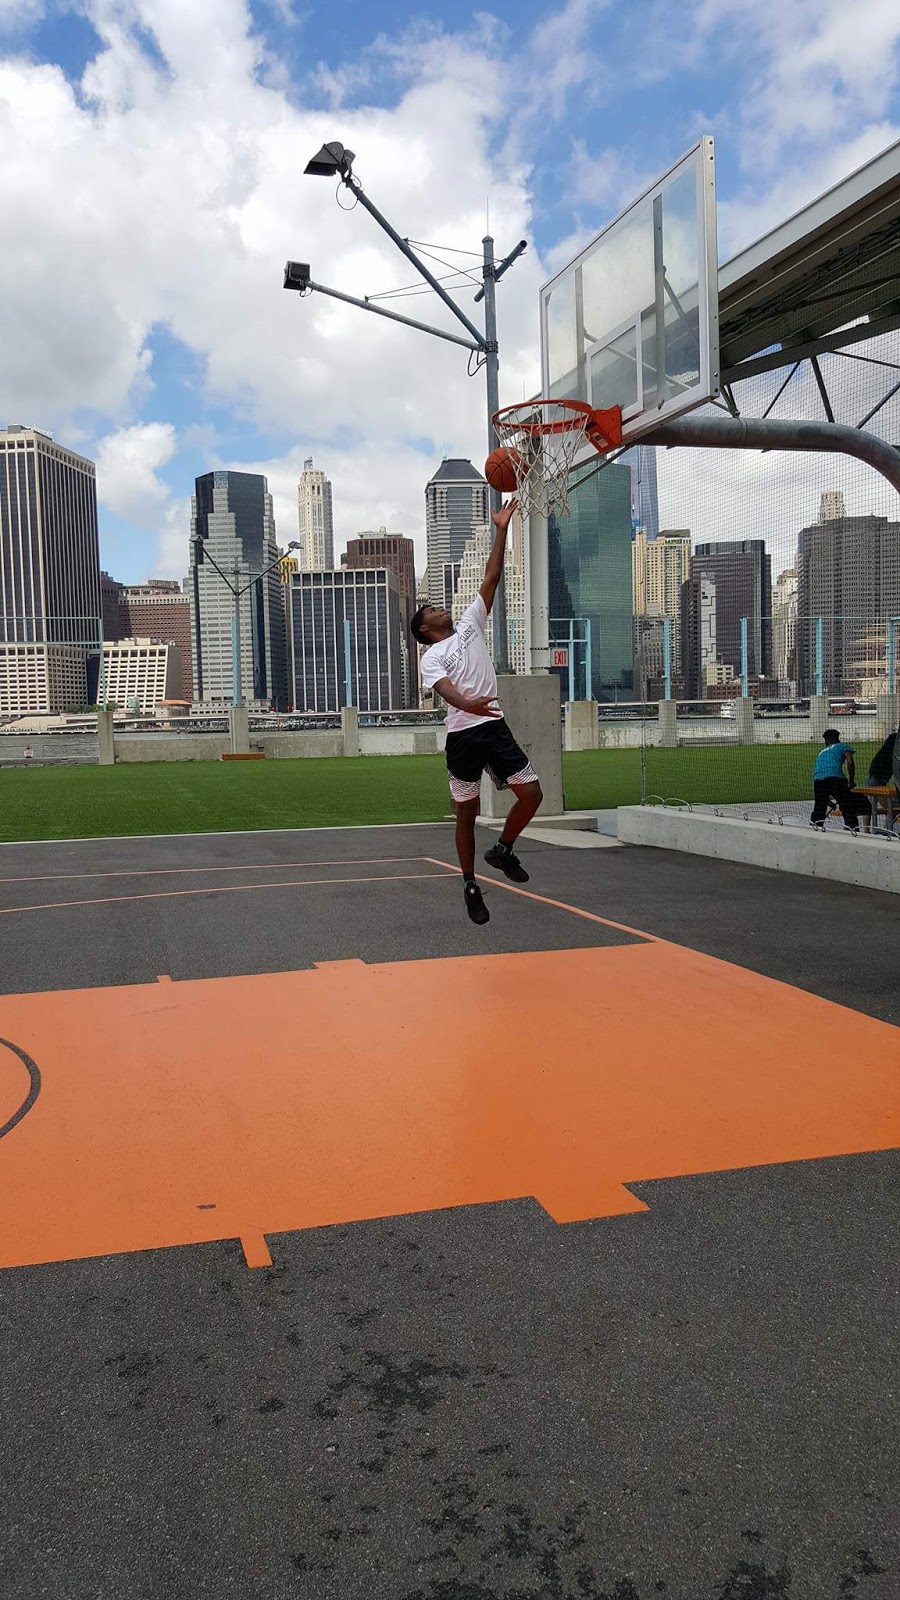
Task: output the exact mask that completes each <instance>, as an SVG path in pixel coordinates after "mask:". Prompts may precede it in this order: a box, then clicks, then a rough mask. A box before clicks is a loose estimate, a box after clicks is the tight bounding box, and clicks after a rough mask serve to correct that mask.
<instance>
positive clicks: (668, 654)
mask: <svg viewBox="0 0 900 1600" xmlns="http://www.w3.org/2000/svg"><path fill="white" fill-rule="evenodd" d="M663 675H664V678H665V695H664V699H666V700H671V698H672V618H671V617H663Z"/></svg>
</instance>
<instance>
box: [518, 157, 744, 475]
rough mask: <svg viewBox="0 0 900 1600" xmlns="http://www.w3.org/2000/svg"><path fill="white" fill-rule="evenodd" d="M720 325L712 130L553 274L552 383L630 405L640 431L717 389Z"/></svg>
mask: <svg viewBox="0 0 900 1600" xmlns="http://www.w3.org/2000/svg"><path fill="white" fill-rule="evenodd" d="M718 326H719V325H718V262H717V254H716V163H715V146H714V142H713V140H712V139H711V138H707V137H704V138H702V139H700V140H699V142H698V143H697V144H696V145H695V146H694V147H693V149H692V150H689V151H688V152H687V154H686V155H684V156H682V158H681V160H680V161H679V162H677V163H676V165H675V166H674V167H672V168H671V170H670V171H669V172H667V173H666V174H665V176H664V177H662V178H660V180H659V182H658V183H655V184H653V186H652V187H651V188H649V189H647V190H646V191H645V193H644V194H642V195H641V196H640V197H639V198H638V199H637V200H635V201H634V203H633V204H632V205H630V206H629V207H628V208H627V210H626V211H623V212H622V214H621V216H618V217H617V218H616V219H615V221H614V222H611V223H609V225H608V226H607V227H606V228H604V229H603V232H602V233H600V234H598V236H597V238H596V239H594V240H593V241H592V242H591V243H590V244H589V245H587V246H586V247H585V249H584V250H582V251H581V253H580V255H578V256H576V258H575V260H574V261H572V262H570V264H569V265H568V266H566V267H564V268H563V270H562V271H561V272H558V273H557V275H556V277H555V278H551V280H550V282H549V283H547V284H545V285H544V287H543V289H542V290H541V364H542V391H541V392H542V394H544V395H545V396H547V397H548V398H551V399H554V400H586V401H588V402H589V404H591V405H594V406H612V405H619V406H621V408H622V434H623V437H624V438H626V439H628V438H635V437H638V436H640V435H641V434H642V433H647V432H648V431H649V430H650V429H651V428H653V427H654V426H655V425H656V424H657V423H659V422H663V421H666V420H667V419H669V418H671V417H676V416H679V415H680V414H681V413H682V412H684V411H690V410H691V409H692V407H694V406H698V405H701V404H702V403H703V402H704V401H705V400H709V399H711V398H712V397H713V396H714V395H715V394H717V393H718V388H719V333H718ZM589 453H590V449H588V451H587V452H586V454H589Z"/></svg>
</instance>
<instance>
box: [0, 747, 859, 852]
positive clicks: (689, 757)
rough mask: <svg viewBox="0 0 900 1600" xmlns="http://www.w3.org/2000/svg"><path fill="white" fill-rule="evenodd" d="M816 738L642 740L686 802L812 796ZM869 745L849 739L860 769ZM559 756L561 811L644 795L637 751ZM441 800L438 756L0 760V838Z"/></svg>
mask: <svg viewBox="0 0 900 1600" xmlns="http://www.w3.org/2000/svg"><path fill="white" fill-rule="evenodd" d="M817 748H818V746H816V745H815V744H812V743H805V744H797V745H777V744H773V745H751V746H741V745H717V746H709V747H708V746H695V747H694V748H689V747H688V748H680V749H676V750H648V751H647V752H646V756H645V760H646V774H647V778H646V787H647V793H648V794H650V795H657V796H660V797H661V798H663V799H666V800H686V801H690V802H691V803H693V804H704V803H705V804H736V803H739V802H740V801H748V802H749V801H756V802H758V801H761V800H791V799H797V800H802V799H806V798H810V799H811V797H812V781H811V777H810V774H811V772H812V766H813V761H814V760H815V754H816V750H817ZM874 748H875V746H874V744H873V745H871V746H869V745H865V746H863V745H859V746H858V747H857V768H858V773H859V777H860V778H862V777H864V775H865V772H866V768H867V766H868V761H869V757H870V755H871V753H872V751H873V750H874ZM563 761H564V782H565V791H566V805H567V807H568V809H569V810H575V811H581V810H589V809H594V808H611V807H614V806H620V805H634V804H636V803H637V802H638V801H639V800H640V798H641V752H640V750H585V751H578V752H572V753H570V754H567V755H566V756H564V758H563ZM449 810H450V805H449V796H448V793H447V780H446V771H445V766H444V760H443V757H442V756H368V757H361V758H359V759H357V760H344V759H343V758H341V757H337V758H321V759H306V760H298V761H252V762H251V761H248V762H238V761H235V762H225V761H163V762H152V763H151V762H146V763H145V762H134V763H123V764H122V765H120V766H115V767H94V766H84V767H82V766H73V767H33V768H29V769H23V768H11V767H7V768H2V769H0V839H6V840H13V839H87V838H98V837H109V836H113V835H116V834H132V833H134V834H137V833H218V832H225V833H227V832H232V831H236V830H240V829H244V828H315V827H329V826H331V827H341V826H353V825H357V826H360V825H365V824H372V823H386V824H391V823H404V822H437V821H440V820H441V819H442V818H445V817H446V816H447V815H448V813H449Z"/></svg>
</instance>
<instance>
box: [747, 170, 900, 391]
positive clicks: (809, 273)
mask: <svg viewBox="0 0 900 1600" xmlns="http://www.w3.org/2000/svg"><path fill="white" fill-rule="evenodd" d="M848 324H855V326H852V327H848ZM895 328H900V142H898V143H897V144H893V145H891V146H890V147H889V148H888V149H887V150H884V151H882V153H881V154H880V155H878V156H876V157H875V158H874V160H872V161H869V162H867V164H866V165H865V166H864V167H860V168H859V169H858V171H856V172H853V173H851V174H850V176H849V177H848V178H845V179H843V181H842V182H841V183H838V184H836V185H835V187H834V188H833V189H829V190H827V192H826V193H825V194H823V195H820V196H819V198H818V199H817V200H813V201H812V202H811V204H810V205H808V206H805V207H804V208H803V210H802V211H798V212H797V213H796V215H795V216H793V217H789V218H788V219H787V221H786V222H783V223H782V224H781V225H780V227H778V228H774V229H773V230H772V232H771V233H767V234H765V235H764V236H763V238H761V239H758V240H757V242H756V243H755V244H753V245H750V246H749V248H748V249H746V250H742V251H741V253H740V254H739V255H736V256H734V257H733V259H732V260H731V261H726V262H725V263H724V265H722V266H720V268H719V338H720V350H721V381H722V383H723V384H727V385H731V384H733V383H736V382H738V381H739V380H740V379H742V378H750V377H753V376H754V375H755V374H756V373H759V372H770V371H772V370H774V369H775V368H777V367H783V366H788V365H790V364H791V363H792V362H796V361H800V360H803V359H805V358H807V357H814V356H816V355H820V354H824V353H826V352H827V351H830V350H839V349H842V348H845V347H846V346H848V345H852V344H858V343H860V342H861V341H862V340H865V339H872V338H874V337H875V336H876V335H877V334H881V333H889V332H891V331H892V330H893V329H895ZM776 345H777V346H779V347H780V348H778V349H773V348H772V347H773V346H776ZM764 352H765V353H764Z"/></svg>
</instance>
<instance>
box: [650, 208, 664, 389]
mask: <svg viewBox="0 0 900 1600" xmlns="http://www.w3.org/2000/svg"><path fill="white" fill-rule="evenodd" d="M662 204H663V203H662V195H661V194H658V195H657V196H656V199H655V200H654V202H653V281H654V286H655V307H656V309H655V313H654V320H655V323H656V329H655V332H656V341H655V343H656V404H657V405H658V406H661V405H664V404H665V399H666V263H665V260H664V257H663V210H662Z"/></svg>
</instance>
